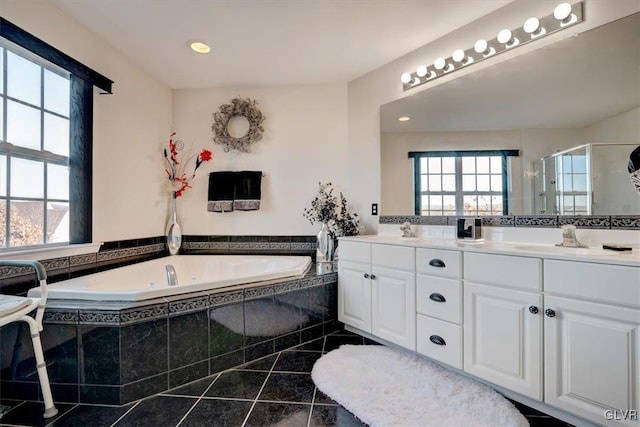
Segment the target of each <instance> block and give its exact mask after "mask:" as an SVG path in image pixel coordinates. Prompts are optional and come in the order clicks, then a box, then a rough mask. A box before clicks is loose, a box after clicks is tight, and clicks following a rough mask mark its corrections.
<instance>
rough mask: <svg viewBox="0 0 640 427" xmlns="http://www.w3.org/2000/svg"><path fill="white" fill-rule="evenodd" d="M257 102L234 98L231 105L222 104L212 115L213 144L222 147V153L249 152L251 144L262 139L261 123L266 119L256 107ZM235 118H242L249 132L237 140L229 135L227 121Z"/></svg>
mask: <svg viewBox="0 0 640 427" xmlns="http://www.w3.org/2000/svg"><path fill="white" fill-rule="evenodd" d="M256 105H257V102H256V101H254V100H252V99H250V98H234V99H232V100H231V104H222V105H221V106H220V108H219V109H218V111H217V112H216V113H214V114H213V124H212V125H211V130H212V131H213V134H214V136H213V142H214V143H216V144H221V145H224V151H225V152H228V151H231V150H238V151H242V152H245V153H249V152H251V144H253V143H255V142H258V141H260V140H261V139H262V132H264V129H263V127H262V122H263V121H264V119H266V117H265V116H264V115H263V114H262V112H261V111H260V110H259V109H258V108H257V107H256ZM235 116H242V117H244V118H246V119H247V121H248V122H249V130H248V131H247V133H246V134H245V135H243V136H241V137H239V138H235V137H233V136H231V135H229V121H230V120H231V119H232V118H233V117H235Z"/></svg>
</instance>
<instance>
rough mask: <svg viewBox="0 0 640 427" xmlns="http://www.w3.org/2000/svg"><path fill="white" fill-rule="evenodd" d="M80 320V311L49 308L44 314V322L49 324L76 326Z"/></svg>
mask: <svg viewBox="0 0 640 427" xmlns="http://www.w3.org/2000/svg"><path fill="white" fill-rule="evenodd" d="M79 318H80V316H79V315H78V310H73V309H69V310H67V309H55V308H53V309H49V308H47V309H46V310H45V312H44V317H43V321H44V322H47V323H65V324H76V323H78V320H79Z"/></svg>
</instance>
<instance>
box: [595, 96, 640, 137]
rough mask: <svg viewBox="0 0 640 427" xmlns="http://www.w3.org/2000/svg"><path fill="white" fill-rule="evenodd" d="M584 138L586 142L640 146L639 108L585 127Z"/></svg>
mask: <svg viewBox="0 0 640 427" xmlns="http://www.w3.org/2000/svg"><path fill="white" fill-rule="evenodd" d="M638 96H640V94H638ZM584 138H585V141H587V142H607V143H624V144H640V107H637V108H634V109H633V110H629V111H627V112H625V113H622V114H618V115H617V116H614V117H610V118H608V119H606V120H602V121H600V122H597V123H594V124H592V125H591V126H588V127H586V128H585V129H584Z"/></svg>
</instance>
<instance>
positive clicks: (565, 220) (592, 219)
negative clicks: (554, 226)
mask: <svg viewBox="0 0 640 427" xmlns="http://www.w3.org/2000/svg"><path fill="white" fill-rule="evenodd" d="M558 225H559V226H563V225H575V226H576V227H579V228H605V229H608V228H611V217H610V216H589V217H581V216H559V217H558Z"/></svg>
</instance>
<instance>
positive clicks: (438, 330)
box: [417, 314, 462, 369]
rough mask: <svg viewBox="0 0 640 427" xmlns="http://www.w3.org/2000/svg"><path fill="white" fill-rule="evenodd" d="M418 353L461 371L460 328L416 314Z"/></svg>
mask: <svg viewBox="0 0 640 427" xmlns="http://www.w3.org/2000/svg"><path fill="white" fill-rule="evenodd" d="M417 350H418V353H420V354H424V355H425V356H428V357H431V358H432V359H435V360H438V361H440V362H442V363H446V364H447V365H451V366H453V367H454V368H458V369H462V326H459V325H454V324H451V323H447V322H443V321H442V320H437V319H432V318H430V317H427V316H423V315H421V314H418V321H417Z"/></svg>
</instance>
